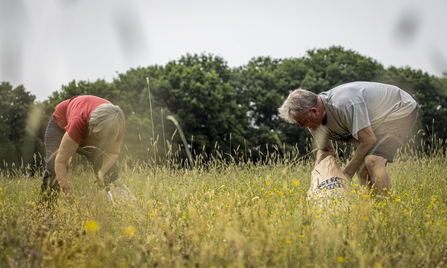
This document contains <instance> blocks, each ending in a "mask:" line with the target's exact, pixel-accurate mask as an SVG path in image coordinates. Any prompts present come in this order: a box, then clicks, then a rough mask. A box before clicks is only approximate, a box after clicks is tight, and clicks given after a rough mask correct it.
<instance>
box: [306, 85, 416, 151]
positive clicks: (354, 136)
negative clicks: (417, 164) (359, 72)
mask: <svg viewBox="0 0 447 268" xmlns="http://www.w3.org/2000/svg"><path fill="white" fill-rule="evenodd" d="M319 96H320V97H321V100H322V101H323V104H324V108H325V109H326V114H327V120H326V123H325V124H324V125H323V124H321V125H320V127H319V128H317V130H315V131H313V130H311V129H309V130H310V132H311V133H312V135H313V136H314V138H315V139H316V140H317V142H318V145H319V147H320V148H324V147H326V144H327V141H328V139H330V140H334V141H340V142H346V143H359V142H360V141H359V140H358V132H359V131H360V130H362V129H364V128H366V127H368V126H371V128H372V130H373V132H374V134H375V135H376V136H380V135H383V134H385V133H376V130H377V128H378V127H379V126H380V125H381V124H382V123H384V122H389V121H393V120H399V119H401V118H404V117H405V116H407V115H409V114H411V113H412V112H413V111H414V109H416V107H417V102H416V101H415V100H414V99H413V98H412V97H411V96H410V94H408V93H407V92H405V91H403V90H401V89H400V88H398V87H396V86H392V85H387V84H380V83H373V82H353V83H348V84H343V85H340V86H338V87H335V88H333V89H331V90H329V91H326V92H323V93H320V94H319Z"/></svg>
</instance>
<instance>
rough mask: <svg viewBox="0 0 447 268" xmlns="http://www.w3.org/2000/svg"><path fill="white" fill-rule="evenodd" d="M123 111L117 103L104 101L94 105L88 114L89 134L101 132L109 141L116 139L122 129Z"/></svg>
mask: <svg viewBox="0 0 447 268" xmlns="http://www.w3.org/2000/svg"><path fill="white" fill-rule="evenodd" d="M123 125H124V113H123V111H122V110H121V108H120V107H119V106H118V105H113V104H110V103H104V104H101V105H99V106H98V107H96V109H95V110H94V111H93V112H92V114H91V115H90V121H89V134H90V135H92V133H103V134H104V135H107V136H109V141H111V142H113V141H115V140H116V138H117V137H118V135H119V134H120V133H121V131H122V130H123Z"/></svg>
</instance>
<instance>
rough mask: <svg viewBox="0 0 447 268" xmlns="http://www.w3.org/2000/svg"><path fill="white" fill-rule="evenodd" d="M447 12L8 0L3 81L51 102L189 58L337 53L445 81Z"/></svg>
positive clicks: (296, 3)
mask: <svg viewBox="0 0 447 268" xmlns="http://www.w3.org/2000/svg"><path fill="white" fill-rule="evenodd" d="M446 13H447V1H445V0H413V1H411V0H405V1H404V0H402V1H395V0H374V1H372V0H371V1H365V0H339V1H337V0H307V1H300V0H290V1H288V0H287V1H286V0H248V1H245V0H225V1H223V0H219V1H213V0H187V1H185V0H172V1H171V0H157V1H143V0H141V1H138V0H125V1H124V0H123V1H118V0H54V1H51V0H39V1H35V0H0V81H9V82H10V83H11V84H12V85H13V86H14V87H16V86H18V85H20V84H23V85H24V86H25V88H26V90H27V91H30V92H31V93H32V94H34V95H36V96H37V100H39V101H43V100H45V99H47V98H48V96H49V95H51V93H52V92H54V91H56V90H59V89H60V88H61V85H66V84H68V82H70V81H72V80H73V79H75V80H77V81H79V80H89V81H95V80H97V79H106V81H109V82H111V81H112V79H113V77H116V76H117V75H116V74H117V72H118V73H124V72H126V71H127V70H129V69H130V68H137V67H139V66H144V67H146V66H149V65H154V64H159V65H165V64H166V63H167V62H168V61H170V60H177V59H179V58H180V57H181V56H182V55H186V53H191V54H193V53H202V52H206V53H211V54H214V55H218V56H221V57H223V58H224V59H225V60H226V61H227V63H228V65H229V66H230V67H235V66H241V65H244V64H246V63H248V61H249V60H250V59H251V58H253V57H256V56H271V57H273V58H294V57H302V56H304V55H305V52H306V51H307V50H309V49H313V48H328V47H329V46H332V45H337V46H343V47H344V48H345V49H352V50H354V51H357V52H358V53H360V54H361V55H365V56H369V57H372V58H373V59H375V60H377V61H379V62H380V63H382V64H383V65H384V66H385V67H389V66H390V65H393V66H396V67H403V66H407V65H408V66H410V67H411V68H413V69H420V70H422V71H424V72H428V73H429V74H432V75H436V76H441V75H442V72H443V71H446V70H447V60H446V58H447V34H446V33H447V30H446V25H447V15H446Z"/></svg>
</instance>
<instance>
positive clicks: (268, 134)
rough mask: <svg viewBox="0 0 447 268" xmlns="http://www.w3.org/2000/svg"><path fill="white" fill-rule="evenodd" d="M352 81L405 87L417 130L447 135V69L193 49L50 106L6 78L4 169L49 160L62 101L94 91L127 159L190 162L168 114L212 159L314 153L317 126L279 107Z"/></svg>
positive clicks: (317, 53)
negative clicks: (119, 130)
mask: <svg viewBox="0 0 447 268" xmlns="http://www.w3.org/2000/svg"><path fill="white" fill-rule="evenodd" d="M147 79H148V80H147ZM147 81H149V83H148V82H147ZM352 81H375V82H383V83H389V84H393V85H396V86H398V87H400V88H402V89H403V90H405V91H407V92H408V93H410V94H411V95H412V96H413V97H414V98H415V99H416V101H417V102H418V103H419V104H420V107H421V109H420V111H421V112H420V114H419V121H418V126H417V129H423V130H424V134H425V136H426V137H428V136H431V137H433V135H436V137H438V138H441V139H446V138H447V126H446V125H445V124H443V122H444V121H445V120H446V119H447V103H446V101H447V74H444V76H443V77H435V76H432V75H429V74H428V73H426V72H423V71H421V70H414V69H411V68H410V67H401V68H397V67H393V66H391V67H388V68H385V67H384V66H383V65H382V64H380V63H379V62H377V61H376V60H374V59H372V58H370V57H366V56H362V55H361V54H359V53H357V52H355V51H352V50H346V49H344V48H343V47H339V46H333V47H329V48H327V49H313V50H309V51H307V52H306V55H305V56H303V57H301V58H287V59H273V58H271V57H256V58H252V59H251V60H250V61H249V62H248V63H247V64H246V65H243V66H240V67H237V68H230V67H229V66H228V65H227V62H226V61H225V60H224V59H223V58H222V57H219V56H215V55H212V54H200V55H197V54H194V55H190V54H187V55H185V56H182V57H181V58H180V59H179V60H175V61H171V62H169V63H167V64H166V65H165V66H159V65H152V66H148V67H138V68H135V69H133V68H132V69H130V70H128V71H127V72H125V73H119V74H118V75H117V77H115V78H114V79H113V81H112V82H107V81H105V80H102V79H98V80H96V81H94V82H90V81H74V80H73V81H71V82H68V83H67V84H66V85H63V86H62V88H61V90H59V91H55V92H53V93H52V95H51V96H50V97H49V98H48V99H47V100H44V101H43V102H41V103H40V102H36V101H35V96H34V95H32V94H31V93H30V92H27V91H26V90H25V87H24V86H18V87H16V88H13V86H12V85H11V84H9V83H8V82H1V84H0V102H1V106H0V107H1V108H0V109H1V115H0V131H1V132H0V133H1V135H0V139H1V144H2V145H1V147H0V160H1V161H2V162H1V163H0V167H1V168H5V167H11V166H12V165H16V166H17V165H20V166H26V165H28V164H31V165H37V166H39V165H42V164H43V159H44V155H45V151H44V145H43V141H44V134H45V128H46V125H47V123H48V120H49V118H50V116H51V114H52V113H53V111H54V108H55V106H56V105H57V104H58V103H60V102H61V101H64V100H66V99H69V98H71V97H73V96H76V95H85V94H89V95H96V96H99V97H102V98H105V99H107V100H109V101H111V102H112V103H114V104H116V105H119V106H120V107H121V108H122V110H123V111H124V113H125V116H126V135H125V139H124V142H123V147H122V156H121V157H127V158H128V159H130V160H132V161H154V159H155V161H156V162H157V163H160V162H162V161H165V160H166V159H167V158H169V157H172V155H173V154H175V155H176V156H177V157H179V158H180V159H184V158H186V152H185V148H184V144H183V143H182V141H181V138H180V135H179V134H178V132H177V131H176V128H175V125H174V124H173V123H172V122H171V121H169V120H167V119H166V116H168V115H171V116H173V117H174V118H176V119H177V120H178V122H179V123H180V126H181V127H182V129H183V132H184V133H185V136H186V139H187V140H188V145H187V146H188V147H189V149H191V151H192V153H193V155H202V156H204V158H205V159H206V160H210V159H212V157H216V156H217V155H224V156H225V157H233V158H239V159H241V158H248V157H250V158H251V159H254V160H256V159H260V158H262V157H263V156H265V155H266V154H268V153H269V152H272V151H275V150H277V151H280V152H281V153H284V152H294V153H295V154H297V155H303V154H305V153H306V152H308V151H309V150H310V149H311V148H310V146H311V143H310V134H309V132H308V131H307V130H305V129H300V128H299V126H298V125H297V124H289V123H286V122H284V121H283V120H281V119H280V118H279V117H278V114H277V108H278V107H279V106H280V105H281V104H282V103H283V101H284V100H285V98H286V97H287V95H288V93H289V92H290V91H291V90H294V89H297V88H304V89H307V90H310V91H313V92H315V93H320V92H322V91H326V90H329V89H331V88H333V87H335V86H338V85H340V84H343V83H348V82H352ZM433 121H434V122H435V123H434V124H433ZM427 126H429V128H427ZM279 146H283V147H282V148H279ZM279 149H280V150H279ZM283 149H284V150H283ZM170 154H171V155H170Z"/></svg>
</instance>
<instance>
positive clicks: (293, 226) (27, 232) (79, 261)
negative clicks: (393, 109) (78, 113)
mask: <svg viewBox="0 0 447 268" xmlns="http://www.w3.org/2000/svg"><path fill="white" fill-rule="evenodd" d="M445 163H446V158H445V156H444V154H443V153H439V152H438V153H434V154H432V156H430V157H429V156H426V155H423V154H422V155H421V154H419V155H415V154H403V155H400V156H398V157H397V159H396V161H395V162H394V163H392V164H389V165H388V170H389V173H390V176H391V179H392V184H393V189H391V190H390V195H389V198H388V199H380V198H376V197H374V196H372V194H371V192H369V191H368V190H366V189H361V188H359V186H358V185H357V182H356V179H354V181H353V183H352V186H353V189H352V192H351V193H350V194H349V195H347V196H346V197H344V198H339V199H337V200H335V199H329V200H327V201H326V202H324V203H315V202H309V201H308V199H307V194H306V192H307V190H308V188H309V186H310V176H311V170H312V168H313V162H312V161H309V162H306V161H295V162H293V161H284V160H281V159H277V158H275V157H271V159H270V161H268V162H267V163H264V164H262V165H257V164H254V163H251V162H248V163H245V164H242V163H239V164H238V163H235V162H226V163H223V162H220V163H219V164H215V163H210V164H207V165H198V166H196V168H195V170H194V171H191V170H187V169H184V168H183V169H182V168H168V167H167V166H165V167H163V166H158V167H150V166H148V165H137V166H130V165H126V164H122V165H121V174H120V177H121V179H122V181H123V182H124V184H126V185H127V186H128V188H129V189H130V190H131V191H132V192H133V193H134V194H135V196H136V197H137V202H136V203H133V204H116V205H113V204H112V202H111V201H110V199H107V198H106V197H104V195H103V193H102V192H98V191H97V190H96V186H95V183H94V180H95V178H94V174H93V173H92V172H90V171H83V170H82V169H75V170H73V171H71V173H70V174H69V184H70V187H71V189H73V199H72V200H73V201H72V203H64V202H62V201H61V200H58V202H57V204H55V205H54V206H53V208H52V209H48V208H46V207H42V206H39V205H38V190H39V187H40V183H41V178H40V177H31V176H29V175H27V174H23V173H17V174H3V175H2V177H1V178H0V267H446V266H447V216H446V215H447V213H446V210H447V208H446V201H447V200H446V194H445V192H446V188H447V185H446V178H447V176H446V174H447V167H446V165H445ZM340 164H341V165H345V164H344V163H342V162H341V163H340Z"/></svg>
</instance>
